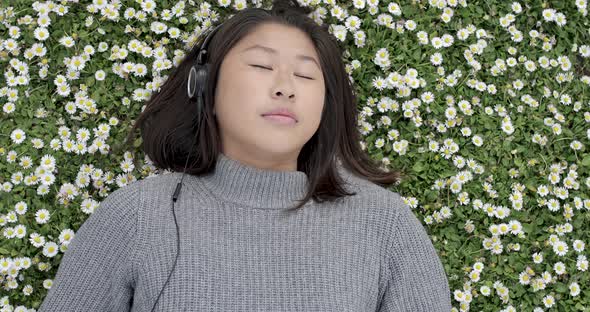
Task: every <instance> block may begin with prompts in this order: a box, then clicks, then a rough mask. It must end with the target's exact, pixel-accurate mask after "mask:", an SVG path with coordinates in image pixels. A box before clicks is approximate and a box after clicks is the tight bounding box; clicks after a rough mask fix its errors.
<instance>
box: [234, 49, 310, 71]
mask: <svg viewBox="0 0 590 312" xmlns="http://www.w3.org/2000/svg"><path fill="white" fill-rule="evenodd" d="M250 50H262V51H264V52H266V53H270V54H277V53H278V52H277V50H275V49H273V48H269V47H265V46H262V45H259V44H255V45H253V46H251V47H249V48H246V49H244V50H242V53H245V52H247V51H250ZM295 58H297V59H298V60H302V61H308V62H314V63H315V64H316V65H317V67H318V68H321V66H320V64H319V63H318V62H317V61H316V59H315V58H313V57H311V56H308V55H302V54H297V55H295Z"/></svg>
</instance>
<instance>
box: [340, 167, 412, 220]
mask: <svg viewBox="0 0 590 312" xmlns="http://www.w3.org/2000/svg"><path fill="white" fill-rule="evenodd" d="M338 172H339V174H340V176H341V177H342V179H343V180H344V182H345V188H346V189H347V190H348V191H353V192H355V193H356V194H357V195H355V196H353V197H352V198H354V200H355V201H356V202H357V203H362V205H363V206H365V207H368V208H370V209H371V213H375V214H377V215H378V217H379V218H380V219H381V220H387V219H390V221H393V220H394V219H396V218H397V215H398V214H400V213H407V212H408V211H410V207H409V206H408V205H407V204H406V203H405V202H404V200H403V197H402V196H401V195H400V194H399V193H398V192H395V191H393V190H391V189H389V188H387V187H383V186H381V185H378V184H376V183H374V182H372V181H370V180H369V179H368V178H366V177H363V176H358V175H356V174H354V173H352V172H350V171H348V170H346V169H344V168H342V167H339V168H338ZM352 198H351V199H352ZM410 212H411V211H410Z"/></svg>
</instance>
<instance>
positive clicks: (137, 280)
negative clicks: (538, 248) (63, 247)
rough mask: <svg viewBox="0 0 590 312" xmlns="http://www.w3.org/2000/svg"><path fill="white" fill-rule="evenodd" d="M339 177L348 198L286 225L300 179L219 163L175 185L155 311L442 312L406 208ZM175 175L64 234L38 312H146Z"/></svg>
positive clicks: (142, 184) (435, 266) (441, 274)
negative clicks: (52, 276)
mask: <svg viewBox="0 0 590 312" xmlns="http://www.w3.org/2000/svg"><path fill="white" fill-rule="evenodd" d="M339 170H341V171H340V173H341V174H342V177H343V178H344V179H345V181H346V182H347V184H346V188H347V189H348V190H349V191H350V190H352V191H355V192H357V195H356V196H352V197H346V198H342V199H339V200H338V201H337V202H333V203H327V202H325V203H322V204H317V203H315V202H313V201H311V202H309V203H308V204H307V205H306V206H304V210H303V211H300V212H299V213H298V214H294V215H291V216H285V215H284V214H281V210H282V209H284V208H285V207H289V206H290V205H292V204H294V201H293V199H299V198H302V197H303V195H304V194H305V191H306V185H307V183H308V178H307V175H306V174H305V173H304V172H301V171H274V170H261V169H259V168H255V167H250V166H247V165H244V164H243V163H240V162H238V161H236V160H233V159H231V158H229V157H227V156H225V155H223V154H221V156H220V157H219V158H218V160H217V165H216V169H215V172H214V173H213V174H209V175H205V176H200V177H198V176H192V175H189V174H186V175H185V177H184V180H183V185H182V190H181V192H180V196H179V198H178V200H177V202H176V203H175V212H176V218H177V222H178V226H179V233H180V256H179V258H178V262H177V264H176V268H175V269H174V273H172V276H171V277H170V281H169V282H168V284H167V285H166V287H165V288H164V291H163V292H162V295H161V297H160V299H159V300H158V303H157V305H156V308H155V311H224V312H228V311H273V312H274V311H321V312H327V311H335V312H336V311H338V312H343V311H349V312H353V311H354V312H359V311H381V312H385V311H388V312H392V311H429V312H432V311H435V312H437V311H441V312H442V311H444V312H448V311H450V310H451V296H450V291H449V286H448V280H447V277H446V275H445V271H444V269H443V266H442V263H441V261H440V259H439V257H438V254H437V252H436V250H435V249H434V247H433V245H432V242H431V241H430V238H429V236H428V235H427V233H426V231H425V229H424V228H423V226H422V224H421V223H420V221H419V220H418V219H417V218H416V217H415V216H414V214H413V213H412V211H411V210H410V207H409V206H407V205H406V204H405V203H404V202H403V201H402V199H401V197H400V196H399V194H398V193H395V192H392V191H390V190H387V189H385V188H382V187H380V186H378V185H376V184H373V183H371V182H369V181H367V180H365V179H362V178H359V177H357V176H354V175H352V174H351V173H350V172H348V171H344V170H342V167H339ZM181 175H182V173H181V172H180V173H178V172H172V173H166V174H160V175H157V176H154V177H148V178H145V179H141V180H137V181H135V182H132V183H130V184H128V185H126V186H125V187H122V188H119V189H117V190H115V191H113V192H111V193H110V194H109V195H108V196H107V197H106V198H105V199H104V200H103V201H102V202H101V204H100V206H99V207H98V208H96V210H95V211H94V213H93V214H92V215H91V216H90V217H89V218H88V219H87V220H86V221H85V222H84V223H83V224H82V226H81V227H80V228H79V229H78V231H77V232H76V235H75V236H74V238H73V239H72V241H71V242H70V245H69V246H68V247H69V248H68V250H67V251H66V252H65V253H64V255H63V258H62V260H61V262H60V265H59V268H58V271H57V274H56V276H55V279H54V281H53V286H52V287H51V288H50V290H49V292H48V293H47V296H46V297H45V299H44V301H43V303H42V305H41V307H40V310H39V311H43V312H49V311H56V312H57V311H59V312H68V311H72V312H73V311H76V312H81V311H95V312H96V311H137V312H139V311H141V312H149V311H151V309H152V306H153V304H154V303H155V302H156V299H157V298H158V294H159V293H160V290H161V289H162V287H163V286H164V283H165V282H166V279H167V278H168V274H169V272H170V270H171V269H172V266H173V264H174V259H175V256H176V252H177V242H176V227H175V224H174V217H173V215H172V194H173V193H174V189H175V187H176V184H177V182H178V181H179V180H180V177H181Z"/></svg>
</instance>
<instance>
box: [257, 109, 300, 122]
mask: <svg viewBox="0 0 590 312" xmlns="http://www.w3.org/2000/svg"><path fill="white" fill-rule="evenodd" d="M269 115H276V116H285V117H290V118H292V119H294V120H295V122H298V119H297V116H296V115H295V113H293V112H292V111H291V110H289V109H288V108H284V107H281V108H276V109H273V110H271V111H268V112H266V113H264V114H262V116H269Z"/></svg>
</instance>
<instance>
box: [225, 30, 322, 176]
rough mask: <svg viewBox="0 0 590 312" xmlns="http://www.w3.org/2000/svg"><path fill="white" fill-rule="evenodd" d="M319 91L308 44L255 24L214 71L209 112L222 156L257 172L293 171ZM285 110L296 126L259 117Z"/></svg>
mask: <svg viewBox="0 0 590 312" xmlns="http://www.w3.org/2000/svg"><path fill="white" fill-rule="evenodd" d="M324 97H325V86H324V76H323V73H322V69H321V67H320V60H319V57H318V54H317V53H316V50H315V47H314V45H313V42H312V41H311V39H310V38H309V37H308V36H307V35H306V34H305V33H304V32H303V31H301V30H299V29H297V28H294V27H290V26H284V25H280V24H269V23H266V24H261V25H259V26H258V27H257V28H256V29H255V30H254V31H253V32H252V33H250V34H249V35H247V36H245V37H244V38H242V39H241V40H240V41H239V42H237V43H236V44H235V45H234V46H233V47H232V49H231V50H230V51H229V52H228V54H227V55H226V56H225V58H224V60H223V62H222V63H221V67H220V69H219V76H218V80H217V87H216V91H215V104H214V108H213V109H214V112H215V114H216V118H217V122H218V125H219V130H220V135H221V139H222V152H223V153H224V154H225V155H227V156H228V157H230V158H233V159H236V160H240V161H241V162H243V163H246V164H250V165H253V166H256V167H259V168H267V169H274V170H296V169H297V156H298V155H299V152H300V150H301V148H302V147H303V145H304V144H305V143H306V142H307V141H308V140H309V139H310V138H311V137H312V136H313V134H314V133H315V132H316V130H317V129H318V126H319V124H320V120H321V117H322V116H321V114H322V110H323V108H324ZM277 108H287V109H289V110H290V111H291V112H293V113H294V114H295V115H296V119H297V122H295V123H281V122H277V121H276V120H275V119H274V118H273V117H263V114H265V113H267V112H269V111H271V110H274V109H277Z"/></svg>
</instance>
